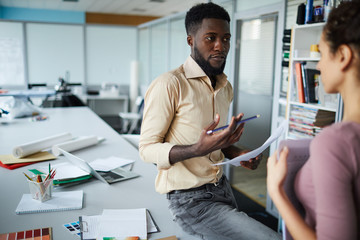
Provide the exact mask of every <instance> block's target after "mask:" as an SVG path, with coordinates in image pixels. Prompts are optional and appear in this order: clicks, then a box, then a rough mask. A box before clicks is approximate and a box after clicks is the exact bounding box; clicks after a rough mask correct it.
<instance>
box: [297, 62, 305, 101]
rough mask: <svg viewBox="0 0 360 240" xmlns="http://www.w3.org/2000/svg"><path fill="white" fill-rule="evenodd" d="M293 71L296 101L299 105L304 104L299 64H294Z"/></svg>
mask: <svg viewBox="0 0 360 240" xmlns="http://www.w3.org/2000/svg"><path fill="white" fill-rule="evenodd" d="M295 71H296V85H297V92H298V100H299V102H300V103H305V95H304V87H303V81H302V74H301V63H299V62H297V63H295Z"/></svg>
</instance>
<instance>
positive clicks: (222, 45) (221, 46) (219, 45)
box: [214, 39, 226, 52]
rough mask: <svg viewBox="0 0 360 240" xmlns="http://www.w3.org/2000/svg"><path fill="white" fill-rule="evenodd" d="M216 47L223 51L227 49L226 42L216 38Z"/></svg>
mask: <svg viewBox="0 0 360 240" xmlns="http://www.w3.org/2000/svg"><path fill="white" fill-rule="evenodd" d="M214 49H215V50H217V51H221V52H222V51H224V50H225V49H226V46H225V43H224V42H223V41H222V39H216V41H215V45H214Z"/></svg>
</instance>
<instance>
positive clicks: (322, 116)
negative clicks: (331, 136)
mask: <svg viewBox="0 0 360 240" xmlns="http://www.w3.org/2000/svg"><path fill="white" fill-rule="evenodd" d="M335 117H336V113H335V112H331V111H326V110H322V109H319V110H318V111H317V114H316V116H315V121H314V125H315V126H317V127H325V126H327V125H330V124H332V123H334V122H335Z"/></svg>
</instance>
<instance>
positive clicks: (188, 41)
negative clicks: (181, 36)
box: [186, 35, 193, 47]
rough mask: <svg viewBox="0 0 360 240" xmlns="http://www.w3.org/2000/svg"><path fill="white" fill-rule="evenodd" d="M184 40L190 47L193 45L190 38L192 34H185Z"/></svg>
mask: <svg viewBox="0 0 360 240" xmlns="http://www.w3.org/2000/svg"><path fill="white" fill-rule="evenodd" d="M186 40H187V44H188V45H189V46H190V47H192V46H193V38H192V36H191V35H187V38H186Z"/></svg>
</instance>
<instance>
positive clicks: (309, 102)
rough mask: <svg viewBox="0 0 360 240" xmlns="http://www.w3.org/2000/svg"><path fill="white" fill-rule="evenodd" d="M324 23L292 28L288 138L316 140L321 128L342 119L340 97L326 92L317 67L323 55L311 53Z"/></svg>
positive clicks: (287, 108)
mask: <svg viewBox="0 0 360 240" xmlns="http://www.w3.org/2000/svg"><path fill="white" fill-rule="evenodd" d="M324 25H325V23H314V24H306V25H296V26H294V27H293V28H292V34H291V46H290V59H289V76H288V80H289V82H288V92H287V105H286V119H288V120H289V126H288V128H287V131H286V138H291V139H300V138H313V137H314V136H316V135H317V134H318V133H319V132H321V130H322V128H323V127H324V126H326V125H328V124H331V123H332V122H338V121H340V120H341V118H342V100H341V97H340V95H339V94H327V93H325V92H324V89H323V86H322V83H321V75H320V72H319V71H317V70H316V65H317V63H318V61H319V60H320V56H316V54H315V56H314V54H311V52H310V47H311V45H314V44H315V45H316V44H318V43H319V40H320V37H321V33H322V29H323V27H324Z"/></svg>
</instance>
